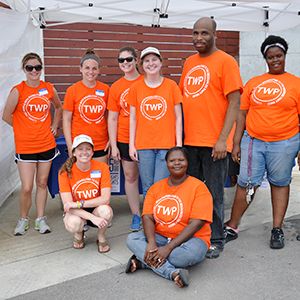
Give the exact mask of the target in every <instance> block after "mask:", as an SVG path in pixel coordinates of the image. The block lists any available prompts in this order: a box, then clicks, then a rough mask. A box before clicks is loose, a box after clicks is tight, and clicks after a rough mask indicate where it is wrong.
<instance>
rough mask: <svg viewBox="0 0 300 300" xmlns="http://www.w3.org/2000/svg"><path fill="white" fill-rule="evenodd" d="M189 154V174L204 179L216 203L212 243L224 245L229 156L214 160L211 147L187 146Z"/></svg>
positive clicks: (212, 225)
mask: <svg viewBox="0 0 300 300" xmlns="http://www.w3.org/2000/svg"><path fill="white" fill-rule="evenodd" d="M185 147H186V149H187V151H188V154H189V166H188V174H189V175H192V176H194V177H196V178H198V179H200V180H202V181H203V182H204V183H205V184H206V186H207V187H208V189H209V191H210V193H211V195H212V197H213V203H214V209H213V223H212V224H211V231H212V235H211V239H210V240H211V243H212V244H214V245H217V246H218V247H220V248H223V247H224V243H225V241H224V229H223V227H224V184H225V181H226V178H227V173H228V163H229V160H228V156H227V157H226V158H224V159H219V160H216V161H213V159H212V157H211V154H212V148H211V147H196V146H185Z"/></svg>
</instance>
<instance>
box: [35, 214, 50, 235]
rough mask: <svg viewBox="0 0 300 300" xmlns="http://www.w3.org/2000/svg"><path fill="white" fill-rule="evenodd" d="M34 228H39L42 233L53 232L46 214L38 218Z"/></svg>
mask: <svg viewBox="0 0 300 300" xmlns="http://www.w3.org/2000/svg"><path fill="white" fill-rule="evenodd" d="M34 229H35V230H38V231H39V232H40V233H42V234H44V233H49V232H51V229H50V227H49V225H48V224H47V217H46V216H44V217H39V218H36V219H35V225H34Z"/></svg>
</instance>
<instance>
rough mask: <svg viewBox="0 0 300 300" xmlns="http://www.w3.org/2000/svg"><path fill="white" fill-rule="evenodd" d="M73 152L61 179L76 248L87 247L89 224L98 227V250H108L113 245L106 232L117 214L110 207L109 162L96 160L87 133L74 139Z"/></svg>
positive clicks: (61, 191)
mask: <svg viewBox="0 0 300 300" xmlns="http://www.w3.org/2000/svg"><path fill="white" fill-rule="evenodd" d="M72 154H73V155H72V157H71V158H69V159H68V160H67V161H66V162H65V164H64V165H63V166H62V168H61V170H60V173H59V178H58V179H59V190H60V195H61V199H62V202H63V206H64V212H65V215H64V223H65V227H66V229H67V230H68V231H69V232H71V233H72V234H73V235H74V240H73V247H74V248H75V249H82V248H84V246H85V243H84V230H83V228H84V225H85V224H88V225H89V226H92V227H98V239H97V245H98V251H99V253H105V252H108V251H109V250H110V247H109V245H108V243H107V240H106V237H105V232H106V229H107V225H108V224H109V222H110V221H111V219H112V216H113V212H112V209H111V207H110V206H109V200H110V192H111V183H110V173H109V168H108V165H107V164H106V163H104V162H99V161H96V160H94V159H92V156H93V154H94V144H93V141H92V139H91V138H90V137H89V136H87V135H84V134H81V135H78V136H76V137H75V138H74V141H73V144H72Z"/></svg>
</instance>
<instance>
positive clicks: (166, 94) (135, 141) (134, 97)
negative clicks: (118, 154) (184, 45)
mask: <svg viewBox="0 0 300 300" xmlns="http://www.w3.org/2000/svg"><path fill="white" fill-rule="evenodd" d="M141 65H142V68H143V70H144V79H143V80H139V81H138V82H136V83H135V84H133V85H132V87H131V89H130V91H129V96H128V100H129V104H130V138H129V154H130V157H131V159H132V160H134V161H138V162H139V172H140V177H141V181H142V186H143V194H144V196H145V195H146V193H147V191H148V189H149V187H150V186H151V185H152V184H153V183H155V182H156V181H158V180H160V179H163V178H166V177H168V175H169V171H168V169H167V165H166V162H165V155H166V153H167V151H168V149H170V148H172V147H174V146H182V116H181V105H180V103H181V102H182V95H181V93H180V90H179V88H178V86H177V84H176V83H175V82H174V81H173V80H171V79H168V78H165V77H163V76H162V75H161V68H162V57H161V54H160V52H159V50H158V49H157V48H154V47H148V48H146V49H144V50H143V51H142V52H141Z"/></svg>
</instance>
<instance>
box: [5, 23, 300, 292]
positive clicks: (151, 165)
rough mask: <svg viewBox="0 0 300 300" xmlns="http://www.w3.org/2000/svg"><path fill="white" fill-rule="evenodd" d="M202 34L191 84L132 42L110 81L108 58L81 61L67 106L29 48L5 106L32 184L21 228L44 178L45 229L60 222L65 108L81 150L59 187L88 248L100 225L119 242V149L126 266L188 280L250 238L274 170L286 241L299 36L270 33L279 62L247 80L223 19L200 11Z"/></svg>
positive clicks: (40, 203) (268, 52)
mask: <svg viewBox="0 0 300 300" xmlns="http://www.w3.org/2000/svg"><path fill="white" fill-rule="evenodd" d="M192 38H193V44H194V47H195V49H196V50H197V53H196V54H194V55H192V56H190V57H188V58H187V60H186V61H185V64H184V67H183V71H182V76H181V79H180V82H179V86H178V85H177V84H176V83H175V82H174V81H173V80H171V79H168V78H165V77H163V75H162V73H161V68H162V65H163V58H162V55H161V53H160V51H159V49H157V48H155V47H147V48H145V49H144V50H143V51H142V52H141V54H140V65H141V67H142V71H143V75H141V74H140V72H139V71H138V63H137V62H138V56H137V53H136V51H135V50H134V49H133V48H132V47H124V48H122V49H120V51H119V55H118V63H119V67H120V69H121V70H122V71H123V73H124V76H123V77H122V78H120V79H119V80H117V81H116V82H115V83H113V85H112V86H111V87H110V88H109V87H108V86H107V85H106V84H104V83H101V82H99V81H98V80H97V76H98V75H99V72H100V60H99V57H98V56H97V55H96V53H95V52H94V51H93V50H87V51H86V53H85V54H84V55H83V57H82V58H81V61H80V72H81V74H82V80H81V81H79V82H77V83H74V84H73V85H72V86H71V87H69V88H68V89H67V92H66V95H65V99H64V104H63V107H62V105H61V103H60V100H59V98H58V96H57V93H56V91H55V89H54V88H53V86H52V85H51V84H49V83H45V82H43V81H41V80H40V75H41V71H42V68H43V64H42V61H41V59H40V57H39V56H38V55H37V54H35V53H29V54H27V55H26V56H25V57H24V58H23V61H22V68H23V70H24V72H25V75H26V80H25V81H23V82H22V83H20V84H19V85H17V86H15V87H14V88H13V89H12V90H11V93H10V95H9V96H8V100H7V104H6V107H5V110H4V113H3V120H4V121H6V122H7V123H8V124H10V125H12V126H13V129H14V134H15V143H16V155H15V158H16V161H17V165H18V170H19V174H20V179H21V183H22V186H21V195H20V219H19V220H18V222H17V226H16V228H15V235H23V234H24V233H25V232H26V230H27V229H28V228H29V219H28V213H29V209H30V207H31V192H32V187H33V182H34V178H36V183H37V190H36V204H37V218H36V220H35V229H37V230H39V231H40V233H47V232H50V227H49V225H48V224H47V222H46V221H47V219H46V217H45V204H46V199H47V190H46V182H47V177H48V174H49V170H50V166H51V161H52V160H53V159H54V158H55V157H56V155H57V154H58V153H57V150H56V149H55V140H54V135H55V133H56V131H57V127H58V124H59V120H60V118H61V114H62V110H63V131H64V136H65V139H66V144H67V148H68V153H69V158H68V160H67V161H66V162H65V164H64V165H63V167H62V168H61V170H60V173H59V187H60V194H61V198H62V201H63V206H64V213H65V214H64V224H65V227H66V229H67V230H68V231H69V232H71V233H72V234H73V236H74V240H73V247H74V248H76V249H82V248H83V247H84V246H85V242H84V231H85V230H86V228H87V226H94V227H97V228H98V235H97V248H98V251H99V252H100V253H105V252H107V251H109V250H110V246H109V244H108V241H107V239H106V237H105V231H106V229H107V227H108V226H109V224H110V223H111V219H112V216H113V212H112V209H111V207H110V206H109V199H110V191H111V183H110V177H109V168H108V166H107V159H108V156H109V155H110V156H111V157H112V158H113V159H115V160H121V162H122V166H123V170H124V175H125V191H126V195H127V198H128V203H129V206H130V209H131V212H132V222H131V226H130V230H131V231H133V233H132V234H130V235H129V236H128V239H127V245H128V247H129V249H130V250H131V251H132V252H133V255H132V256H131V257H130V259H129V260H128V263H127V266H126V273H133V272H135V271H137V270H138V269H146V268H149V269H151V270H153V271H154V272H155V273H157V274H159V275H160V276H162V277H164V278H167V279H170V280H173V281H174V282H175V284H176V285H177V286H179V287H185V286H187V285H188V284H189V278H188V271H187V269H186V268H187V267H190V266H192V265H194V264H197V263H199V262H201V261H202V260H203V259H204V258H205V257H207V258H217V257H219V256H220V253H221V252H222V251H223V248H224V245H225V243H226V242H229V241H231V240H234V239H236V238H237V237H238V225H239V223H240V220H241V218H242V216H243V214H244V212H245V211H246V209H247V208H248V206H249V205H250V203H251V202H252V200H253V199H254V195H255V192H256V190H257V188H258V187H259V186H260V185H261V183H262V180H263V178H264V175H265V174H266V176H267V179H268V181H269V183H270V187H271V200H272V208H273V228H272V231H271V238H270V247H271V248H273V249H281V248H283V247H284V233H283V230H282V226H283V220H284V216H285V212H286V209H287V206H288V200H289V187H290V182H291V172H292V168H293V167H294V165H295V158H296V156H297V154H298V151H299V127H298V126H299V125H298V124H299V112H300V84H299V83H300V79H299V78H298V77H296V76H294V75H292V74H290V73H288V72H286V71H285V58H286V54H287V51H288V44H287V42H286V41H285V40H284V39H283V38H281V37H279V36H269V37H267V38H266V39H265V41H264V42H263V43H262V45H261V53H262V55H263V57H264V58H265V60H266V63H267V66H268V72H267V73H265V74H263V75H260V76H256V77H254V78H252V79H251V80H250V81H249V82H248V83H247V84H246V85H245V86H243V84H242V80H241V77H240V72H239V67H238V64H237V62H236V61H235V59H234V58H233V57H231V56H230V55H228V54H226V53H225V52H223V51H221V50H219V49H217V47H216V22H215V21H214V20H213V19H211V18H208V17H204V18H201V19H199V20H197V21H196V22H195V24H194V27H193V34H192ZM51 103H53V104H54V108H55V111H54V117H53V119H52V124H51V118H50V104H51ZM183 145H184V147H182V146H183ZM230 153H231V154H230ZM229 155H232V158H233V160H234V161H235V162H237V163H239V164H240V175H239V177H238V185H237V190H236V194H235V199H234V203H233V207H232V211H231V217H230V219H229V220H228V221H227V222H224V199H223V195H224V183H225V181H226V178H227V174H228V161H229ZM35 174H36V176H35ZM139 176H140V178H141V182H142V188H143V196H144V206H143V211H142V214H141V211H140V203H139V200H140V197H139V189H138V180H139ZM141 224H143V229H144V231H140V229H141V228H142V226H141Z"/></svg>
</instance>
